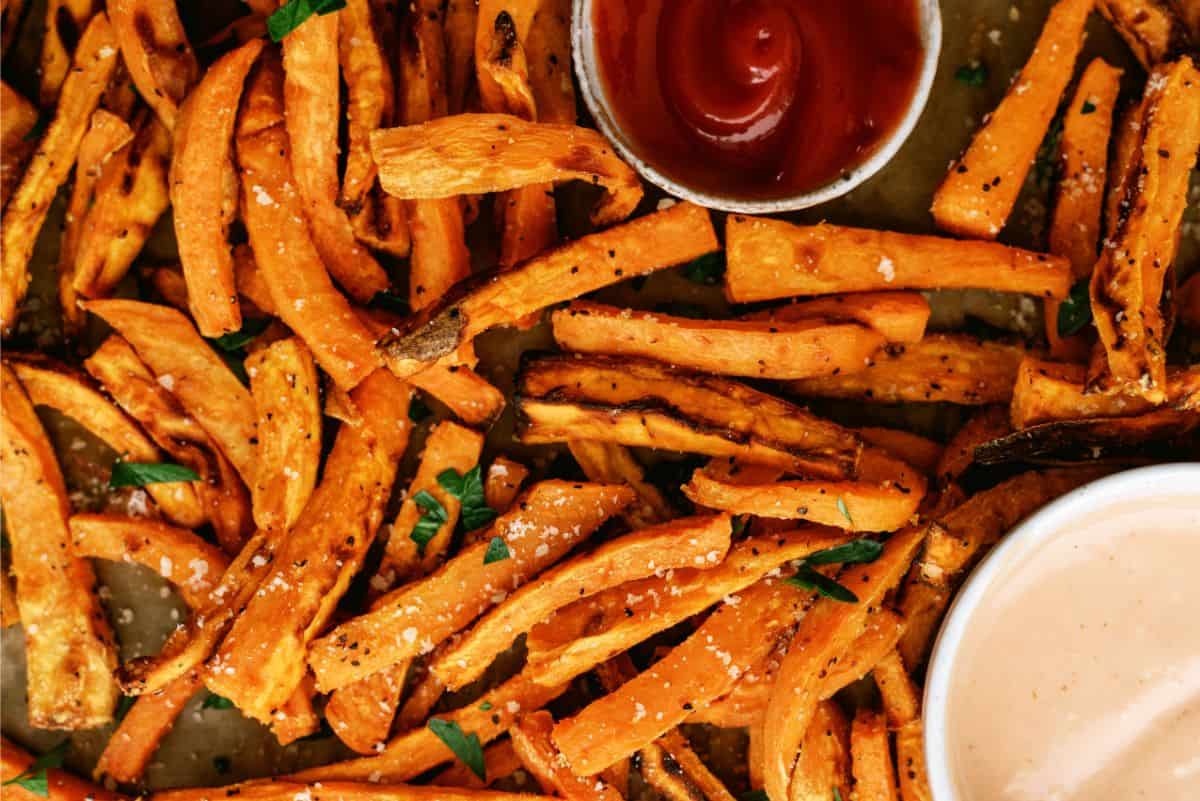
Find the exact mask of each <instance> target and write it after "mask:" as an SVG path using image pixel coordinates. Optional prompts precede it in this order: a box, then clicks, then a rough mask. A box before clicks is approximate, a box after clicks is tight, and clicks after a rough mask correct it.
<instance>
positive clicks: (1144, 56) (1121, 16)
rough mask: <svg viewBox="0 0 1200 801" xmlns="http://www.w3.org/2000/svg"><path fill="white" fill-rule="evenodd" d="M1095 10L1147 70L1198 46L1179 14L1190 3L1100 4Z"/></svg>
mask: <svg viewBox="0 0 1200 801" xmlns="http://www.w3.org/2000/svg"><path fill="white" fill-rule="evenodd" d="M1096 6H1097V8H1098V9H1099V11H1100V13H1101V14H1103V15H1104V18H1105V19H1106V20H1108V22H1109V24H1110V25H1112V26H1113V28H1114V29H1115V30H1116V32H1117V33H1118V34H1119V35H1120V37H1121V38H1122V39H1124V40H1125V44H1127V45H1129V49H1130V50H1132V51H1133V54H1134V55H1135V56H1137V60H1138V61H1140V62H1141V64H1142V66H1143V67H1145V68H1146V69H1147V70H1150V69H1153V68H1154V67H1155V66H1156V65H1158V64H1161V63H1163V62H1164V61H1169V60H1170V59H1172V58H1174V57H1175V56H1176V55H1178V54H1179V53H1184V52H1187V51H1188V50H1190V49H1192V46H1193V45H1194V44H1195V42H1193V41H1191V36H1190V35H1189V32H1188V28H1187V26H1186V24H1185V22H1184V20H1183V18H1182V17H1181V15H1180V14H1179V13H1178V12H1177V9H1178V10H1179V11H1182V10H1183V9H1185V8H1186V7H1187V0H1181V2H1173V0H1099V2H1097V3H1096Z"/></svg>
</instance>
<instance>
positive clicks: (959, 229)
mask: <svg viewBox="0 0 1200 801" xmlns="http://www.w3.org/2000/svg"><path fill="white" fill-rule="evenodd" d="M1094 4H1095V0H1059V2H1058V3H1057V4H1056V5H1055V6H1054V7H1053V8H1052V9H1050V16H1049V17H1048V18H1047V19H1046V24H1045V26H1044V27H1043V28H1042V33H1041V36H1040V37H1039V38H1038V41H1037V45H1036V46H1035V47H1034V49H1033V54H1032V55H1030V57H1029V60H1028V61H1027V62H1026V63H1025V66H1024V67H1023V68H1022V69H1021V73H1020V74H1019V75H1018V76H1017V78H1016V80H1014V81H1013V82H1012V85H1011V86H1010V87H1009V89H1008V93H1007V94H1006V95H1005V96H1004V99H1003V100H1001V101H1000V105H998V106H997V107H996V110H995V111H993V112H992V113H991V115H989V116H988V118H987V121H986V122H985V123H984V124H983V127H982V128H980V129H979V130H978V131H977V132H976V133H975V136H974V137H973V138H972V140H971V144H970V145H969V146H968V147H967V149H966V152H964V153H963V154H962V156H960V157H959V158H958V160H956V161H955V162H954V163H953V164H951V165H950V171H949V172H948V173H947V174H946V177H945V179H944V180H943V181H942V184H941V186H939V187H938V189H937V192H936V193H934V196H933V205H932V208H931V209H930V210H931V211H932V212H933V219H934V221H935V222H936V223H937V226H938V227H939V228H941V229H942V230H943V231H948V232H950V233H952V234H954V235H956V236H962V237H969V238H972V239H995V238H996V235H997V234H999V233H1000V229H1001V228H1003V227H1004V224H1005V223H1006V222H1007V221H1008V216H1009V214H1010V213H1011V212H1012V209H1013V206H1014V205H1015V204H1016V201H1017V195H1018V194H1019V193H1020V191H1021V186H1022V185H1023V184H1024V183H1025V176H1026V175H1027V174H1028V172H1029V168H1030V166H1031V165H1032V164H1033V160H1034V156H1036V155H1037V151H1038V148H1039V147H1040V146H1041V144H1042V138H1043V137H1044V136H1045V134H1046V129H1047V128H1049V126H1050V120H1051V119H1052V118H1053V117H1054V112H1055V111H1056V110H1057V109H1058V104H1059V102H1060V101H1061V99H1062V95H1063V92H1064V91H1065V90H1066V88H1067V84H1068V83H1069V82H1070V80H1071V73H1072V72H1073V71H1074V69H1075V60H1076V58H1077V57H1078V56H1079V50H1080V48H1081V47H1082V46H1083V29H1084V25H1085V24H1086V23H1087V20H1088V17H1089V16H1091V13H1092V7H1093V5H1094ZM1046 297H1053V296H1052V295H1047V296H1046ZM1058 297H1062V296H1061V295H1059V296H1058Z"/></svg>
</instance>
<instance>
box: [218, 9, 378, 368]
mask: <svg viewBox="0 0 1200 801" xmlns="http://www.w3.org/2000/svg"><path fill="white" fill-rule="evenodd" d="M318 19H322V18H318ZM309 22H313V20H309ZM301 27H302V28H303V27H306V26H301ZM289 38H290V37H289ZM283 105H284V104H283V74H282V69H281V66H280V63H279V60H278V57H276V56H275V55H274V54H273V53H272V52H270V51H268V52H267V53H266V54H264V55H263V57H262V58H261V59H260V60H259V65H258V68H257V70H256V71H255V72H254V73H253V75H252V76H251V78H250V82H249V84H248V88H247V90H246V97H245V98H244V99H243V102H242V109H241V114H240V116H239V118H238V127H237V137H236V140H235V141H236V146H237V161H238V165H239V166H240V167H241V177H242V198H243V200H242V209H243V214H244V216H245V222H246V231H247V233H248V234H249V236H250V247H251V248H252V249H253V251H254V261H255V263H256V264H257V265H258V273H259V275H260V276H261V277H262V279H263V282H264V283H265V284H266V285H267V289H268V291H269V292H270V295H271V301H272V303H273V304H274V306H275V309H276V310H277V311H278V313H279V316H280V318H281V319H282V320H283V322H284V323H286V324H287V326H288V327H289V328H291V329H292V330H293V331H295V332H296V334H297V335H298V336H299V337H300V338H301V339H303V340H304V344H306V345H308V347H309V350H311V351H312V353H313V357H314V358H315V359H316V361H317V364H318V365H319V366H320V367H321V369H323V370H324V371H325V372H327V373H329V375H330V377H332V378H333V380H334V382H335V383H336V384H337V385H338V386H340V387H342V388H343V389H352V388H353V387H355V386H356V385H357V384H358V383H359V382H360V381H362V380H363V379H364V378H366V377H367V375H369V374H370V373H371V372H373V371H374V370H375V369H376V367H377V366H378V356H377V355H376V354H375V348H374V338H373V337H372V336H371V332H370V330H369V329H368V328H367V327H366V325H365V324H364V323H363V322H362V321H361V320H360V319H359V318H358V316H357V315H356V314H355V313H354V309H353V308H352V307H351V306H350V303H349V301H347V300H346V298H345V296H343V295H342V294H341V293H340V292H338V291H337V289H336V288H335V287H334V286H333V282H332V281H331V280H330V278H329V274H328V273H327V272H326V270H325V263H324V262H323V261H322V258H321V255H320V254H319V253H318V251H317V248H316V246H315V245H314V244H313V240H312V238H311V236H310V234H309V227H308V223H307V222H305V211H304V205H303V203H302V201H301V198H300V195H299V193H298V192H297V190H296V182H295V179H294V178H293V176H292V167H291V164H292V162H293V161H294V159H291V158H290V157H289V155H288V154H289V152H290V143H289V139H288V133H287V130H286V129H285V127H284V111H283Z"/></svg>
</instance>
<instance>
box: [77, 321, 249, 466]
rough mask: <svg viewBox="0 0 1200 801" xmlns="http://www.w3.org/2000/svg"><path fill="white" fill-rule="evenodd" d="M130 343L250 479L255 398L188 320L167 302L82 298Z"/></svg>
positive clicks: (231, 460)
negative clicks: (164, 303) (160, 304)
mask: <svg viewBox="0 0 1200 801" xmlns="http://www.w3.org/2000/svg"><path fill="white" fill-rule="evenodd" d="M86 308H87V310H88V311H90V312H91V313H93V314H95V315H97V316H99V317H101V318H103V319H104V321H105V322H107V323H108V324H109V325H111V326H112V327H113V328H115V329H116V330H117V331H118V332H119V333H120V334H121V336H123V337H124V338H125V339H126V340H128V341H129V343H130V344H131V345H133V348H134V350H136V351H137V354H138V356H139V357H140V358H141V359H142V361H144V362H145V363H146V365H147V366H148V367H149V368H150V369H151V370H152V371H154V374H155V376H157V377H158V379H159V380H160V381H161V380H162V377H163V376H171V378H170V379H169V382H170V384H171V387H172V389H171V393H172V394H173V395H174V396H175V397H176V398H177V399H178V400H179V403H180V404H181V405H182V406H183V407H184V409H186V410H187V411H188V413H189V414H191V415H192V416H193V417H195V418H196V421H197V422H198V423H199V424H200V425H201V426H202V427H203V428H204V430H205V431H206V432H208V434H209V436H211V437H212V438H213V441H215V442H216V443H217V445H218V446H219V447H220V448H221V451H222V452H223V453H224V454H225V456H226V457H228V459H229V461H230V462H232V463H233V465H234V467H236V468H237V471H238V473H239V474H240V475H241V476H242V479H243V480H244V481H246V482H247V483H249V482H252V481H253V480H254V475H255V473H254V471H255V466H254V465H255V456H254V445H253V442H252V440H253V439H254V436H255V421H254V411H253V410H254V399H253V398H252V397H251V396H250V393H249V391H247V389H246V388H245V387H244V386H242V385H241V383H240V382H239V381H238V380H237V377H236V376H234V374H233V373H232V372H231V371H230V370H229V368H228V367H227V366H226V365H225V363H224V362H223V361H221V357H219V356H217V354H216V353H215V352H214V351H213V349H212V348H210V347H209V346H208V344H207V343H205V341H204V340H203V339H201V338H200V335H199V334H197V333H196V329H195V328H193V327H192V324H191V322H190V321H189V320H188V319H187V318H186V317H185V316H183V315H182V314H181V313H180V312H178V311H176V310H175V309H172V308H170V307H169V306H158V305H155V304H153V303H143V302H141V301H135V300H93V301H90V302H88V303H87V304H86Z"/></svg>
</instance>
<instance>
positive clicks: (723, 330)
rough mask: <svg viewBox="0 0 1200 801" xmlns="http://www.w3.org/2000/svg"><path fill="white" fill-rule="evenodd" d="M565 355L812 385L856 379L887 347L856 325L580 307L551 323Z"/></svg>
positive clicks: (576, 305)
mask: <svg viewBox="0 0 1200 801" xmlns="http://www.w3.org/2000/svg"><path fill="white" fill-rule="evenodd" d="M551 321H552V323H553V325H554V338H555V339H556V340H557V341H558V344H559V346H560V347H562V348H563V349H565V350H572V351H579V352H582V353H603V354H613V355H617V356H636V357H641V358H647V359H654V360H656V361H661V362H667V363H669V364H672V365H677V366H680V367H686V368H689V369H693V370H699V371H703V372H708V373H717V374H722V375H736V376H749V377H752V378H777V379H786V378H809V377H812V376H826V375H839V374H842V373H852V372H854V371H856V370H860V369H862V367H863V366H864V365H865V364H866V363H867V362H868V361H869V360H870V357H871V355H872V354H874V353H875V351H877V350H878V349H879V348H880V347H882V346H883V344H884V342H885V340H884V338H883V335H882V334H880V333H879V332H877V331H874V330H872V329H870V328H866V327H865V326H862V325H859V324H857V323H831V324H822V323H821V322H820V321H813V320H809V321H806V322H796V323H785V322H766V321H763V322H758V321H752V320H745V321H743V320H693V319H690V318H686V317H671V316H668V315H665V314H656V313H654V312H642V311H634V310H632V309H619V308H617V307H615V306H603V305H600V304H598V303H590V302H587V301H576V302H575V303H572V304H571V305H570V306H569V307H567V308H566V309H562V310H560V311H556V312H554V314H553V315H551Z"/></svg>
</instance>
